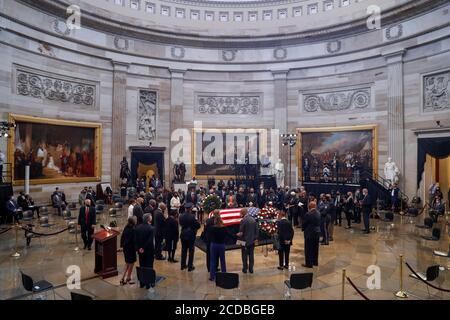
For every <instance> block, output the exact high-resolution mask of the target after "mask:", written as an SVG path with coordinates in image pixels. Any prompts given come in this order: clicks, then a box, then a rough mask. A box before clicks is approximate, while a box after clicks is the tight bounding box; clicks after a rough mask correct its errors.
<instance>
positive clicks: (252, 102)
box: [197, 95, 262, 115]
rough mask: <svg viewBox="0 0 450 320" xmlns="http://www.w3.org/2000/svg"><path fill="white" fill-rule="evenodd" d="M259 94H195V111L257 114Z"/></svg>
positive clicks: (203, 112) (258, 110)
mask: <svg viewBox="0 0 450 320" xmlns="http://www.w3.org/2000/svg"><path fill="white" fill-rule="evenodd" d="M261 101H262V99H261V96H259V95H248V96H228V95H214V96H212V95H197V111H198V112H199V113H202V114H249V115H256V114H259V112H260V110H261Z"/></svg>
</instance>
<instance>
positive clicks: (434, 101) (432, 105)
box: [423, 70, 450, 112]
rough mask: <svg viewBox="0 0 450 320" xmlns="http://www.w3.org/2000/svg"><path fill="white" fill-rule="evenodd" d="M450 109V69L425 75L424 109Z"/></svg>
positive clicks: (426, 110) (429, 110)
mask: <svg viewBox="0 0 450 320" xmlns="http://www.w3.org/2000/svg"><path fill="white" fill-rule="evenodd" d="M449 109H450V70H446V71H442V72H437V73H433V74H429V75H425V76H424V77H423V111H424V112H433V111H443V110H449Z"/></svg>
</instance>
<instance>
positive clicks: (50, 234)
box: [21, 227, 69, 237]
mask: <svg viewBox="0 0 450 320" xmlns="http://www.w3.org/2000/svg"><path fill="white" fill-rule="evenodd" d="M21 228H22V229H23V230H25V231H27V232H29V233H32V234H35V235H37V236H42V237H44V236H54V235H57V234H60V233H63V232H64V231H67V230H68V229H69V228H64V229H62V230H59V231H56V232H53V233H39V232H34V231H31V230H30V229H27V228H24V227H21Z"/></svg>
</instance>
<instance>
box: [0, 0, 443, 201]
mask: <svg viewBox="0 0 450 320" xmlns="http://www.w3.org/2000/svg"><path fill="white" fill-rule="evenodd" d="M111 1H112V0H110V2H111ZM127 1H128V0H127ZM37 2H38V3H40V4H42V7H40V10H37V8H36V7H35V6H32V5H30V3H29V2H28V1H19V0H17V1H9V0H0V12H1V13H0V55H1V56H2V60H1V61H0V75H1V77H0V79H2V80H1V82H0V90H1V92H2V95H1V96H2V98H1V103H0V114H1V117H2V118H3V119H6V118H7V116H8V113H18V114H25V115H34V116H41V117H48V118H59V119H67V120H78V121H89V122H100V123H102V124H103V157H102V161H103V165H102V171H103V172H102V180H103V181H105V182H107V181H108V182H109V181H113V182H114V184H115V186H116V185H117V181H118V177H117V175H118V170H119V167H118V162H119V161H120V159H121V156H122V155H124V154H126V155H128V156H129V150H130V149H129V148H130V147H132V146H148V143H149V141H151V142H152V145H153V146H155V147H166V152H165V180H166V181H170V179H171V170H170V169H169V168H170V167H171V161H170V159H169V158H170V153H169V150H170V148H171V147H172V146H173V145H174V142H173V141H171V139H170V134H171V132H172V131H173V130H174V129H176V128H185V129H186V132H190V130H191V129H192V128H193V126H194V121H202V123H203V127H209V128H239V127H240V128H242V127H244V128H266V129H273V128H277V129H279V130H280V131H281V132H293V131H294V130H295V129H296V128H307V127H335V126H350V125H361V124H376V125H378V156H379V159H378V164H379V165H378V167H379V168H382V165H383V164H384V162H385V161H386V159H387V157H388V156H393V157H394V158H395V159H394V160H395V161H396V162H397V164H398V165H399V166H400V167H401V168H402V172H403V180H402V181H403V183H404V187H405V188H406V192H407V193H408V194H409V195H413V194H416V191H417V190H416V185H415V172H416V154H417V136H416V134H415V131H416V130H417V129H421V128H429V127H433V126H434V125H435V121H436V120H445V119H448V118H450V106H449V105H448V101H442V99H441V100H440V98H439V97H438V96H436V95H435V92H436V90H433V88H432V86H433V81H431V80H432V79H438V78H439V79H444V80H445V79H447V81H448V79H449V77H450V73H449V72H450V71H449V70H450V51H449V50H450V39H449V34H450V32H449V31H450V26H449V21H450V19H449V17H450V14H449V9H450V5H449V4H448V3H442V2H440V1H428V4H429V6H428V9H427V10H424V8H423V7H420V6H418V7H416V9H417V12H416V13H415V14H408V15H407V14H404V15H403V18H402V19H400V20H399V19H397V20H395V23H391V24H388V25H386V24H382V26H381V28H380V29H375V30H367V29H357V30H355V31H354V32H353V33H352V34H350V33H349V32H347V31H348V30H347V31H346V30H344V31H342V33H341V34H338V36H336V34H333V36H332V37H331V35H328V36H327V38H326V39H324V38H322V37H321V36H318V37H317V38H314V37H312V38H302V37H299V36H297V37H296V38H295V43H288V44H285V43H284V42H283V35H279V36H278V38H277V39H276V40H275V43H272V42H271V41H272V40H267V39H265V41H264V42H261V43H259V45H261V47H258V48H256V46H253V47H252V45H250V44H248V43H247V44H246V46H245V47H227V44H228V43H227V41H224V45H223V46H213V45H212V43H211V42H208V41H206V42H202V44H201V45H199V41H198V39H197V40H193V41H192V42H189V41H188V40H189V39H184V40H183V41H180V39H183V36H182V35H179V34H176V35H171V36H170V37H167V38H165V40H166V41H168V40H170V39H172V41H173V42H160V41H155V40H154V39H153V38H152V37H151V36H150V33H147V32H148V30H147V29H146V28H141V29H140V31H139V32H135V33H133V32H130V33H126V34H123V32H118V29H117V25H118V24H120V23H119V22H120V21H119V20H116V18H117V17H120V18H121V19H122V17H123V16H122V15H125V13H122V12H120V15H119V13H117V14H118V16H115V17H112V18H113V19H114V23H111V25H108V24H107V23H106V20H105V19H104V16H107V15H108V14H110V11H106V10H104V11H103V14H104V16H98V17H97V20H96V23H93V21H94V20H92V21H90V22H89V23H88V24H87V25H85V24H84V22H85V21H84V20H83V18H82V19H81V23H82V24H81V29H79V30H69V29H68V28H67V26H66V24H65V22H64V21H65V17H66V16H65V12H62V13H61V12H60V14H59V15H58V14H57V13H58V12H57V11H55V10H53V9H52V8H55V6H59V5H62V4H64V3H65V2H67V1H47V0H42V1H37ZM70 2H71V3H78V4H80V6H81V9H82V12H83V11H84V10H86V11H87V9H86V8H87V7H84V6H85V5H86V6H87V4H85V3H84V1H70ZM141 2H142V1H141ZM153 2H156V1H153ZM159 2H161V3H163V2H164V3H167V4H168V5H171V6H172V5H173V6H177V5H178V4H180V5H181V4H183V5H184V4H185V3H186V6H188V4H187V2H185V1H180V2H179V3H178V2H174V1H159ZM159 2H158V3H159ZM335 2H336V1H335ZM92 3H94V2H92ZM127 3H128V4H129V1H128V2H127ZM286 3H287V4H286V5H292V6H294V5H295V3H297V1H286ZM298 3H309V1H298ZM362 3H363V2H361V3H354V1H351V5H350V6H353V5H355V6H358V5H362ZM390 3H391V5H396V6H398V5H401V4H405V3H406V4H408V3H407V1H406V2H405V1H390ZM416 3H417V1H416ZM100 4H103V5H105V6H106V5H108V6H115V4H111V3H109V4H108V1H106V0H105V1H99V3H98V4H97V2H95V6H96V8H97V9H98V8H100ZM50 5H51V6H50ZM91 5H92V4H91ZM261 5H262V6H263V4H261ZM264 5H268V4H267V3H266V4H264ZM189 6H190V7H195V6H194V4H191V3H189ZM277 6H278V4H277ZM277 6H275V5H274V10H275V8H278V7H277ZM210 7H211V8H214V9H217V10H220V9H221V8H222V7H215V6H214V5H212V4H211V6H210ZM258 8H259V7H258ZM47 9H48V10H47ZM123 9H125V8H123ZM341 9H342V8H341ZM98 10H100V9H98ZM130 10H134V9H130ZM261 10H262V9H261ZM411 10H412V9H411ZM91 13H92V12H91ZM409 13H411V11H410V12H409ZM323 14H326V13H323ZM92 16H93V15H92ZM317 16H319V15H317ZM91 18H92V17H91ZM129 19H132V18H131V16H130V18H129ZM126 20H127V18H124V21H126ZM265 22H268V21H265ZM346 22H348V21H343V22H342V23H343V24H345V23H346ZM124 28H128V25H126V26H124ZM255 32H256V31H255ZM205 35H208V33H205ZM231 43H232V44H233V45H234V44H235V43H233V42H231ZM262 45H263V46H262ZM18 67H19V69H20V68H22V69H25V70H33V72H40V73H42V74H43V75H44V76H47V77H56V78H58V77H69V78H75V79H78V80H77V81H80V82H81V83H85V84H86V85H92V84H93V83H95V85H96V88H97V89H96V90H97V92H98V94H97V95H96V96H95V100H94V101H92V105H93V106H94V107H93V108H92V109H86V106H82V105H73V104H69V103H66V102H62V101H55V100H49V99H46V98H45V97H39V98H35V97H30V96H27V95H23V94H21V93H20V91H18V90H16V86H15V83H16V82H15V81H16V79H15V77H16V75H17V72H16V70H17V68H18ZM430 79H431V80H430ZM427 80H428V81H427ZM430 86H431V87H430ZM448 86H450V84H448ZM448 88H449V87H447V89H446V90H450V89H448ZM336 93H340V94H341V93H342V94H345V95H351V96H355V97H357V99H356V100H355V101H356V103H357V104H358V105H350V106H344V105H339V104H337V105H335V106H333V107H332V108H329V107H328V106H322V105H320V103H317V100H318V99H315V97H320V96H323V97H325V96H330V95H333V94H336ZM146 97H147V98H148V97H153V98H152V99H154V98H155V99H156V108H157V113H156V116H155V121H156V126H155V128H154V131H153V132H152V134H151V136H148V134H147V133H143V132H141V131H140V128H139V121H140V117H141V116H142V109H140V101H141V100H142V99H147V98H146ZM220 97H232V98H233V99H237V100H239V99H242V97H251V99H252V101H254V104H253V109H252V112H241V113H239V114H220V113H215V114H210V113H208V112H204V110H205V108H207V107H208V106H206V105H205V104H204V101H205V99H213V100H214V99H220ZM202 99H203V100H202ZM202 101H203V102H202ZM314 101H316V102H314ZM2 143H3V144H4V141H2ZM269 143H272V142H271V141H270V140H269ZM5 147H6V146H5V145H3V146H1V147H0V149H2V150H3V149H4V148H5ZM283 160H284V161H285V162H286V161H288V159H287V155H286V154H284V155H283ZM292 163H293V166H294V165H295V155H293V156H292ZM188 173H189V170H188ZM189 177H190V175H188V177H187V178H189ZM82 186H84V183H83V184H67V185H64V186H63V188H64V189H66V193H68V194H70V193H73V194H75V193H77V192H78V191H79V189H80V188H81V187H82ZM53 188H54V185H39V186H33V188H32V192H33V191H43V193H42V194H43V195H44V196H45V197H44V198H43V199H42V201H44V200H45V201H46V200H47V198H46V195H47V194H48V193H49V192H50V191H51V190H53ZM19 189H20V187H17V190H19Z"/></svg>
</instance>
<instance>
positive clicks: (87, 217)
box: [86, 207, 89, 225]
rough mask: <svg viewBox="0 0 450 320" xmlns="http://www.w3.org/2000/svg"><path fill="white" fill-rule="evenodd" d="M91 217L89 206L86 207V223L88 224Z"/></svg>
mask: <svg viewBox="0 0 450 320" xmlns="http://www.w3.org/2000/svg"><path fill="white" fill-rule="evenodd" d="M88 219H89V207H86V225H87V224H88Z"/></svg>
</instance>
